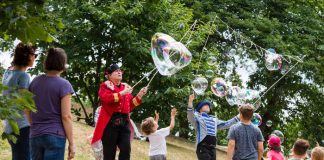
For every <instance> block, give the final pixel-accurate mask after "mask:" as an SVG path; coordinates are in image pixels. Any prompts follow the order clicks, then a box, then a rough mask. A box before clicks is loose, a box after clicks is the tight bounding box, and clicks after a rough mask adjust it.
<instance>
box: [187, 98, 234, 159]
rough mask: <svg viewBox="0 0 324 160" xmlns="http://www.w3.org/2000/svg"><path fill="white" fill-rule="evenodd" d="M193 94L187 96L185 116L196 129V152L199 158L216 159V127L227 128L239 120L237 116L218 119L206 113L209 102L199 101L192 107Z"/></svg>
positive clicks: (208, 110) (208, 108) (208, 109)
mask: <svg viewBox="0 0 324 160" xmlns="http://www.w3.org/2000/svg"><path fill="white" fill-rule="evenodd" d="M193 100H194V95H193V94H192V95H190V96H189V100H188V108H187V118H188V121H189V122H190V123H191V124H192V125H193V126H194V128H195V131H196V146H197V149H196V154H197V157H198V159H199V160H215V159H216V149H215V147H216V135H217V129H225V128H229V127H230V126H231V125H233V124H235V123H237V122H239V121H240V120H239V118H238V117H237V116H235V117H233V118H232V119H230V120H228V121H222V120H218V119H217V118H216V117H214V116H211V115H208V113H209V112H210V105H211V104H210V102H209V101H206V100H205V101H200V102H199V103H198V104H197V105H196V109H195V110H194V109H193Z"/></svg>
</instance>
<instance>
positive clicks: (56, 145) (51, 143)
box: [43, 135, 66, 160]
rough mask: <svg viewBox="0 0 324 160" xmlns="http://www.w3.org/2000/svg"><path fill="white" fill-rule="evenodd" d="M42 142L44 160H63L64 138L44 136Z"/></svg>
mask: <svg viewBox="0 0 324 160" xmlns="http://www.w3.org/2000/svg"><path fill="white" fill-rule="evenodd" d="M43 141H44V145H45V146H44V148H45V151H44V159H46V160H64V151H65V142H66V138H63V137H58V136H53V135H45V136H44V138H43Z"/></svg>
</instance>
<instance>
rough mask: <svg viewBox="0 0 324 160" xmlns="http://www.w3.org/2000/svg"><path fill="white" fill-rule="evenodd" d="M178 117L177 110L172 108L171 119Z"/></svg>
mask: <svg viewBox="0 0 324 160" xmlns="http://www.w3.org/2000/svg"><path fill="white" fill-rule="evenodd" d="M176 115H177V109H176V108H172V109H171V117H175V116H176Z"/></svg>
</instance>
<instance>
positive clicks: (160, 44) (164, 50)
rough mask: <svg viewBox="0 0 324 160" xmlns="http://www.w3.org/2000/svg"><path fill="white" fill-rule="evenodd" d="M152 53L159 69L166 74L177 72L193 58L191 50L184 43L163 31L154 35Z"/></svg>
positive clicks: (162, 73)
mask: <svg viewBox="0 0 324 160" xmlns="http://www.w3.org/2000/svg"><path fill="white" fill-rule="evenodd" d="M151 55H152V58H153V61H154V64H155V66H156V68H157V70H158V71H159V73H160V74H161V75H164V76H170V75H173V74H175V73H176V72H178V71H179V70H180V69H182V68H183V67H185V66H187V65H188V64H189V63H190V62H191V59H192V55H191V53H190V51H189V50H188V49H187V48H186V47H185V46H184V45H183V44H182V43H180V42H177V41H176V40H174V39H173V38H172V37H171V36H169V35H166V34H163V33H156V34H154V35H153V37H152V40H151Z"/></svg>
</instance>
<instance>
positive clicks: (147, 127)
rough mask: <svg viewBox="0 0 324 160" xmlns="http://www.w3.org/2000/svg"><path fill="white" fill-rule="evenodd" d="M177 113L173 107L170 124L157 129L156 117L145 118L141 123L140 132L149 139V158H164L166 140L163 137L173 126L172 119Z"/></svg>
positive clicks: (163, 159) (155, 159) (151, 159)
mask: <svg viewBox="0 0 324 160" xmlns="http://www.w3.org/2000/svg"><path fill="white" fill-rule="evenodd" d="M176 114H177V110H176V109H175V108H173V109H172V110H171V122H170V126H169V127H166V128H162V129H159V130H157V129H158V128H159V125H158V123H157V119H156V120H154V119H153V117H148V118H146V119H145V120H144V121H143V122H142V124H141V130H142V132H143V133H144V134H145V135H146V136H147V137H148V138H149V141H150V151H149V156H150V160H166V154H167V149H166V141H165V137H166V136H168V135H169V134H170V130H172V129H173V128H174V119H175V116H176Z"/></svg>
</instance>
